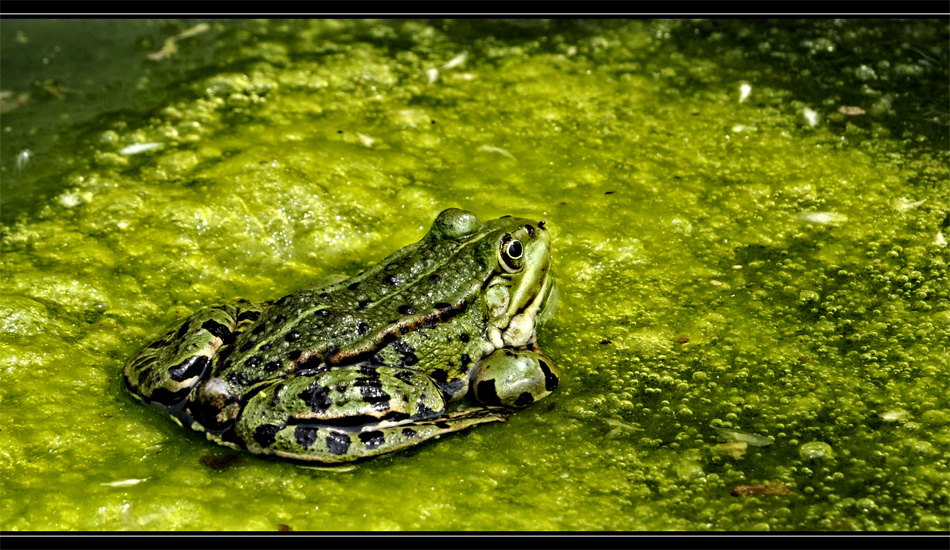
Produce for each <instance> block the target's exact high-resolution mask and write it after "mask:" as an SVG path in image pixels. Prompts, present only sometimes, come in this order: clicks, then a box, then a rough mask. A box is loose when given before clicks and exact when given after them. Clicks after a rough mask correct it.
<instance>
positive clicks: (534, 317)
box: [492, 269, 556, 349]
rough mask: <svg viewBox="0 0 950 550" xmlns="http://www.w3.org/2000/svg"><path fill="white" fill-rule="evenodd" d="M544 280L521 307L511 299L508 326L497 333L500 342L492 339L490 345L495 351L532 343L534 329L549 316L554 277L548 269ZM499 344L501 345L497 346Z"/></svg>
mask: <svg viewBox="0 0 950 550" xmlns="http://www.w3.org/2000/svg"><path fill="white" fill-rule="evenodd" d="M542 276H543V277H544V279H543V280H542V281H541V287H540V289H538V292H536V293H535V294H534V297H533V298H532V299H531V301H530V302H529V303H527V304H524V305H521V304H518V303H517V302H516V299H515V297H512V298H513V299H512V303H511V306H510V310H509V311H510V313H511V314H512V315H511V317H510V320H509V321H508V326H507V327H506V328H505V329H504V330H502V331H499V332H500V334H499V335H498V336H499V339H498V340H500V342H499V341H498V340H496V339H494V338H492V343H493V344H495V347H496V349H497V348H500V347H519V346H525V345H527V344H530V343H531V342H533V341H534V328H535V326H536V325H537V324H538V323H539V322H540V321H541V320H544V319H547V318H548V317H549V316H550V314H551V311H550V310H551V309H552V308H551V306H553V305H554V304H553V303H552V302H551V295H552V292H554V287H555V286H556V285H555V283H554V277H553V276H552V275H551V272H550V270H549V269H545V270H544V272H543V275H542ZM499 343H501V344H502V345H498V344H499Z"/></svg>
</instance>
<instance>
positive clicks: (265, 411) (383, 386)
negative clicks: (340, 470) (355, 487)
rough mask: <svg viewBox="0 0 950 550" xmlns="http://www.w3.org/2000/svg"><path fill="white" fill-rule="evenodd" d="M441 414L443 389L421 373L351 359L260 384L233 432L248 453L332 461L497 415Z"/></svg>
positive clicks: (477, 412) (389, 449)
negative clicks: (347, 362) (343, 363)
mask: <svg viewBox="0 0 950 550" xmlns="http://www.w3.org/2000/svg"><path fill="white" fill-rule="evenodd" d="M444 413H445V402H444V400H443V398H442V394H441V392H439V390H438V388H437V387H436V386H435V384H434V383H433V382H432V380H431V379H430V378H429V377H428V376H426V375H425V374H423V373H421V372H419V371H416V370H413V369H408V368H403V367H395V366H371V365H366V364H364V365H350V366H345V367H335V368H332V369H329V370H326V371H323V372H318V373H310V374H301V375H297V376H292V377H290V378H288V379H285V380H277V381H273V382H268V383H265V384H263V385H262V386H260V387H259V388H258V391H257V393H255V394H254V395H253V396H252V397H251V398H250V399H249V400H248V401H247V404H246V405H245V407H244V409H243V411H242V412H241V414H240V416H239V417H238V419H237V421H236V424H235V430H236V432H235V433H236V435H237V437H238V438H239V439H240V440H241V441H243V442H244V444H245V445H246V446H247V448H248V450H250V451H252V452H256V453H260V454H265V455H274V456H278V457H281V458H288V459H292V460H298V461H306V462H322V463H328V464H332V463H340V462H350V461H353V460H359V459H363V458H368V457H372V456H377V455H381V454H386V453H391V452H394V451H399V450H402V449H405V448H408V447H411V446H413V445H417V444H419V443H421V442H423V441H425V440H427V439H431V438H433V437H437V436H439V435H442V434H445V433H450V432H454V431H458V430H463V429H465V428H468V427H470V426H474V425H476V424H481V423H483V422H499V421H504V417H503V416H502V415H501V414H500V413H498V412H496V411H494V410H490V409H486V408H478V409H473V410H466V411H460V412H456V413H452V414H448V415H446V414H444Z"/></svg>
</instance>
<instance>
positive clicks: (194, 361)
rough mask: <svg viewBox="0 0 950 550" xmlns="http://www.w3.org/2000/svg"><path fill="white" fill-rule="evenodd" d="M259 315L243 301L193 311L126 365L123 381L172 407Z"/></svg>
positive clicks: (147, 398)
mask: <svg viewBox="0 0 950 550" xmlns="http://www.w3.org/2000/svg"><path fill="white" fill-rule="evenodd" d="M260 314H261V308H260V306H259V305H256V304H252V303H251V302H248V301H246V300H238V301H235V302H232V303H229V304H225V305H222V306H215V307H210V308H207V309H203V310H201V311H199V312H197V313H195V314H194V315H192V316H191V317H188V318H187V319H185V320H184V322H182V324H181V325H180V326H178V327H176V328H174V329H172V330H170V331H168V332H167V333H166V334H165V335H164V336H162V337H161V338H159V339H158V340H156V341H155V342H154V343H152V344H151V345H149V346H148V347H147V348H145V349H143V350H142V351H140V352H139V353H138V354H136V355H135V356H134V357H132V359H130V360H129V362H128V363H126V365H125V368H124V369H123V376H124V378H125V383H126V385H127V386H128V388H129V390H130V391H131V392H132V394H133V395H135V396H137V397H139V398H141V399H143V400H144V401H146V402H148V403H154V404H157V405H160V406H162V407H165V408H169V409H170V408H173V407H175V406H176V405H177V404H179V403H180V402H181V401H182V400H184V399H185V398H186V397H187V396H188V393H189V392H190V391H191V388H192V387H194V385H195V384H197V383H198V382H199V381H200V380H202V379H204V378H205V377H206V376H207V373H208V371H209V370H210V369H209V367H210V364H211V358H212V357H213V356H214V354H215V353H216V352H217V351H218V350H219V349H220V348H221V347H222V346H225V345H227V344H230V343H232V342H234V339H235V338H236V337H237V335H238V334H240V333H241V332H242V331H243V330H244V329H246V328H247V327H248V326H250V325H251V324H253V323H254V321H256V320H257V318H258V317H260Z"/></svg>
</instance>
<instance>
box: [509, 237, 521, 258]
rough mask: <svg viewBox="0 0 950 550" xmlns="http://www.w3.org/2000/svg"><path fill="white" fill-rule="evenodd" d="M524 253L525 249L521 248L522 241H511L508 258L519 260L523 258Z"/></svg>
mask: <svg viewBox="0 0 950 550" xmlns="http://www.w3.org/2000/svg"><path fill="white" fill-rule="evenodd" d="M523 252H524V249H523V248H522V247H521V241H511V243H509V244H508V256H510V257H511V258H512V259H515V260H517V259H518V258H520V257H521V254H522V253H523Z"/></svg>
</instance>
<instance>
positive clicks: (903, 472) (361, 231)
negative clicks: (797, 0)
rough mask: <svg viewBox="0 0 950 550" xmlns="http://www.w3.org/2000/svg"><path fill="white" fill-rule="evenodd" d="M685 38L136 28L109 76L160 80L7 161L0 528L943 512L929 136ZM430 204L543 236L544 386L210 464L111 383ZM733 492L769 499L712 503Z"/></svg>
mask: <svg viewBox="0 0 950 550" xmlns="http://www.w3.org/2000/svg"><path fill="white" fill-rule="evenodd" d="M191 25H192V24H191V23H187V24H186V23H184V22H181V23H180V24H179V25H173V24H168V27H169V28H168V29H165V34H166V35H168V36H172V35H175V34H177V33H180V32H182V31H184V30H186V29H188V28H189V27H190V26H191ZM709 25H710V23H708V22H667V21H658V22H637V21H634V22H576V23H569V22H563V21H562V22H544V21H540V22H530V21H529V22H500V21H485V22H473V21H467V22H452V21H448V22H425V21H395V22H380V21H377V22H372V21H291V22H281V21H257V22H216V23H212V24H211V27H210V29H209V31H208V32H207V34H205V35H202V37H198V38H195V40H198V39H199V38H200V39H201V40H203V41H204V42H201V44H203V47H204V48H205V50H204V51H200V52H198V51H194V50H190V49H189V47H188V46H189V43H188V42H187V41H186V40H182V41H181V43H180V44H179V51H178V53H177V54H175V55H172V56H169V57H167V58H165V59H163V60H161V61H147V60H146V56H147V54H148V53H150V52H153V51H154V50H157V49H158V48H159V47H160V46H161V41H155V40H152V41H151V42H149V41H146V42H145V43H143V44H142V45H141V46H140V47H139V48H138V49H137V50H136V51H135V52H134V53H135V55H137V56H140V57H141V58H142V63H143V64H147V65H148V66H149V67H152V68H151V69H150V71H151V72H147V74H146V76H136V78H140V80H139V81H138V84H139V85H140V86H142V87H143V88H148V87H149V86H150V84H149V83H150V82H153V81H162V82H163V89H164V90H165V91H166V92H167V93H166V94H165V96H164V97H162V99H161V100H157V99H153V103H154V104H153V105H152V107H151V108H148V109H145V108H141V109H139V110H134V109H133V110H131V111H120V112H116V113H112V112H110V111H109V110H100V111H99V113H100V114H104V116H99V117H96V118H94V119H92V120H91V121H83V122H77V123H75V125H74V126H71V127H70V130H69V133H70V135H72V136H74V137H73V138H71V139H74V140H75V143H76V145H75V146H71V147H66V148H64V149H62V150H59V151H58V153H56V154H57V155H59V158H58V159H56V160H53V161H50V165H51V166H54V167H59V168H58V170H59V171H58V172H56V171H55V170H54V171H53V172H50V170H52V169H51V168H48V167H46V168H43V169H42V170H41V169H39V168H37V170H39V173H41V174H42V176H40V175H35V176H31V172H30V171H29V170H30V167H29V166H27V167H25V168H24V169H23V171H22V173H17V174H16V177H17V178H18V181H20V182H22V184H23V185H27V184H28V183H30V182H39V181H41V180H42V181H47V182H48V181H52V182H53V183H54V184H55V185H54V187H52V188H51V189H53V191H51V192H50V196H49V198H48V199H45V200H43V201H42V202H41V205H40V207H38V208H36V209H34V210H25V209H24V210H20V211H16V210H14V211H13V212H9V211H7V210H6V209H5V210H4V218H3V235H2V252H3V256H2V274H3V277H2V296H0V308H2V324H0V331H2V332H0V334H2V340H0V350H2V351H0V366H2V369H3V370H2V376H3V378H2V385H0V398H2V401H0V426H2V430H3V432H2V433H3V438H2V440H0V443H2V448H3V453H2V457H0V475H2V477H0V481H2V486H0V488H2V496H0V506H2V508H0V527H2V528H3V529H5V530H14V531H21V530H61V529H105V530H140V529H146V530H153V529H164V530H176V529H193V530H243V529H253V530H276V529H278V526H279V525H286V526H289V527H290V528H292V529H294V530H297V531H301V530H324V529H332V530H349V529H359V530H419V529H424V530H719V529H725V530H940V531H946V530H948V528H950V525H948V522H947V517H948V515H950V472H948V465H947V456H946V452H945V451H946V448H947V445H948V444H950V425H948V419H950V404H948V395H950V392H948V391H947V390H948V382H947V380H948V379H947V372H946V371H947V364H948V359H950V353H948V342H950V298H948V288H950V284H948V283H950V281H948V269H947V264H948V262H950V257H948V249H947V245H946V239H947V238H948V237H950V235H948V232H950V231H948V228H947V222H946V216H947V212H948V208H950V204H948V195H950V193H948V191H950V184H948V171H947V156H948V155H947V151H946V150H945V148H941V147H932V146H931V144H932V143H933V141H934V139H935V138H934V137H933V136H934V135H938V136H939V135H943V134H941V133H940V132H941V131H935V130H932V127H931V126H925V125H922V124H923V123H921V122H919V121H918V122H917V123H913V121H911V122H908V123H907V124H905V125H901V124H900V123H899V122H896V121H895V118H899V117H900V111H898V112H894V113H890V112H888V111H886V110H885V111H880V112H878V111H875V110H874V108H873V105H875V104H876V103H875V102H878V101H880V97H881V95H882V94H873V93H866V94H865V95H864V96H862V95H861V94H851V95H847V96H844V97H842V98H839V99H840V101H837V102H835V101H829V99H830V100H834V99H835V96H834V93H836V92H837V90H838V88H835V89H833V90H830V91H829V90H822V91H821V92H820V93H818V92H816V94H814V95H809V94H807V93H803V92H802V91H801V89H802V88H807V85H803V84H802V83H801V82H799V81H798V80H796V79H795V77H796V76H798V77H799V80H801V79H803V78H804V77H802V76H801V75H795V74H793V75H791V76H792V78H791V81H788V79H787V78H786V79H785V81H783V80H782V79H781V78H779V77H778V75H777V73H779V72H780V71H778V70H776V69H775V68H772V69H769V66H768V65H762V63H763V62H765V61H768V59H766V60H762V59H744V56H742V55H740V53H741V51H743V48H742V47H740V46H741V42H742V40H744V39H746V38H747V37H748V36H749V35H750V34H749V33H751V34H754V33H755V29H757V28H758V29H763V32H765V35H769V36H773V37H781V36H783V32H785V31H782V29H781V26H778V27H771V29H775V28H779V31H774V30H768V29H769V28H770V27H769V26H768V25H767V24H766V23H765V22H759V23H747V24H745V25H744V26H743V25H742V24H739V23H734V24H732V26H738V27H740V28H742V29H747V30H749V29H751V30H749V32H748V33H746V34H743V33H742V32H735V36H732V35H729V34H728V33H725V34H726V36H725V37H718V38H717V37H712V33H713V32H720V33H721V34H723V31H722V30H721V29H719V30H716V29H712V30H711V29H709V28H708V26H709ZM756 25H759V27H757V26H756ZM823 25H824V23H821V24H816V26H815V27H814V28H812V32H813V33H814V34H815V35H816V36H817V35H820V36H818V37H819V38H822V39H823V40H828V41H830V43H831V44H836V43H840V44H845V45H847V44H848V43H849V42H848V40H850V39H849V38H847V33H845V32H842V36H844V38H841V39H840V40H839V41H838V42H835V41H834V40H832V39H833V38H835V36H837V35H835V34H832V33H824V34H822V32H823V28H824V27H823ZM858 27H859V26H858ZM730 28H732V27H730ZM920 28H921V30H920V34H921V36H922V37H923V38H922V39H921V40H925V39H926V38H927V37H928V36H932V35H934V33H936V35H937V36H939V35H940V34H941V33H944V34H945V33H946V32H947V30H946V24H945V22H933V23H931V24H929V25H928V24H926V23H925V22H921V23H920ZM934 29H936V31H934ZM733 30H734V29H733ZM851 30H852V31H853V29H851ZM695 31H702V33H697V32H695ZM766 31H768V32H766ZM854 32H857V31H854ZM703 33H709V35H710V37H712V38H709V39H710V40H713V39H714V40H713V41H714V42H715V43H716V44H722V43H726V44H727V45H728V44H731V46H730V47H726V46H723V52H725V53H729V52H733V53H731V54H729V55H725V56H723V58H722V59H721V60H720V59H717V57H716V56H711V55H704V54H703V51H702V50H703V42H702V39H694V40H690V39H689V37H690V36H694V35H696V34H699V35H700V36H705V34H703ZM829 36H830V37H831V38H828V37H829ZM902 36H903V35H902ZM815 39H817V38H813V42H810V43H809V44H811V46H808V48H812V49H814V40H815ZM765 42H766V43H768V41H765ZM789 43H790V44H791V45H788V44H785V43H783V42H782V41H780V40H778V38H776V40H775V42H774V43H772V45H771V46H769V48H770V50H769V52H770V53H769V59H771V58H774V57H777V56H774V55H772V53H774V52H783V51H784V52H792V53H794V52H795V51H796V50H795V48H796V47H797V46H796V44H798V42H795V41H794V40H789ZM198 44H199V43H198V42H195V43H194V44H192V47H193V48H197V47H198ZM819 46H821V47H819V48H818V49H817V50H816V52H818V53H815V54H814V56H819V57H820V56H821V55H825V53H822V52H826V50H827V47H826V46H827V44H825V43H824V42H822V43H821V44H820V45H819ZM920 47H921V48H923V49H924V50H925V51H929V50H927V48H926V47H925V46H920ZM783 48H784V49H783ZM943 48H944V51H943V54H944V55H946V52H945V50H946V45H945V43H944V44H943ZM746 49H748V50H749V51H752V49H751V48H746ZM806 49H807V48H806ZM755 51H760V52H761V49H756V50H755ZM736 52H739V53H736ZM461 54H466V55H464V56H461ZM798 55H799V57H797V58H796V57H794V56H791V55H787V56H786V57H783V58H781V59H786V58H791V59H814V58H815V57H814V56H813V57H808V54H807V52H805V53H802V52H799V53H798ZM819 61H820V60H819ZM850 61H851V60H850V59H849V62H850ZM816 63H817V62H816ZM908 63H909V62H908V61H907V60H906V59H904V58H900V59H897V58H894V59H891V65H889V67H892V66H895V65H897V64H905V65H908ZM852 64H853V65H854V66H855V67H859V66H860V65H861V64H862V62H861V60H854V61H853V63H852ZM800 65H801V63H799V64H798V65H796V67H798V68H800V67H799V66H800ZM908 66H909V65H908ZM171 67H176V68H174V69H172V68H171ZM822 67H823V65H821V64H820V63H817V66H809V70H812V71H815V70H819V69H821V68H822ZM918 67H919V68H920V70H919V71H918V73H919V75H918V76H917V77H916V78H918V79H921V82H920V83H919V84H920V85H921V86H922V85H923V84H925V83H926V82H927V81H926V78H927V77H928V74H929V73H928V72H927V71H928V70H930V68H929V66H927V65H926V64H918ZM877 70H878V71H880V72H881V74H885V70H884V69H881V67H880V66H877ZM433 71H435V72H433ZM856 71H857V69H856ZM902 71H903V72H901V73H900V74H901V75H902V76H901V77H902V78H904V77H906V78H912V77H911V76H907V75H910V74H916V73H914V71H913V70H910V69H902ZM854 74H855V75H858V74H859V73H858V72H855V73H854ZM860 74H865V73H860ZM865 76H866V74H865ZM931 76H932V75H931ZM855 78H857V76H856V77H855ZM895 78H896V77H895ZM915 82H917V81H915ZM848 83H849V82H848V81H847V80H846V79H845V81H844V82H843V84H842V86H844V85H846V84H848ZM742 84H747V85H749V86H750V91H749V93H748V96H747V97H746V98H745V99H744V100H742V101H740V97H741V93H742V92H741V91H740V86H741V85H742ZM905 84H906V83H905ZM882 85H883V84H882ZM944 85H945V82H944ZM153 97H155V96H153ZM893 98H894V101H892V102H891V104H890V105H891V108H892V109H897V108H900V107H901V106H902V105H903V104H904V103H901V101H903V102H905V103H906V102H908V101H909V99H908V98H906V97H905V96H901V95H899V93H898V92H894V95H893ZM898 99H899V100H901V101H897V100H898ZM62 101H69V96H66V98H65V99H63V100H62ZM843 101H847V103H842V102H843ZM861 101H864V102H865V103H861V105H864V106H865V107H866V108H865V109H864V110H865V111H866V112H865V114H863V115H844V114H842V113H841V112H839V107H840V106H841V105H853V104H854V103H860V102H861ZM28 108H29V107H23V108H21V109H19V110H17V111H14V112H11V113H8V114H4V126H7V125H8V124H10V127H12V128H15V129H17V131H19V129H20V128H23V126H17V122H18V119H17V118H16V117H18V116H23V117H25V116H27V115H28V114H29V113H28V112H26V111H27V109H28ZM39 108H40V107H37V109H39ZM77 108H79V107H77ZM806 109H808V110H811V111H814V112H815V113H817V115H818V122H817V124H815V125H811V123H810V122H809V119H808V117H807V116H806V115H805V114H804V113H806ZM914 112H917V111H914ZM18 113H19V114H18ZM31 116H36V115H31ZM915 124H916V125H915ZM922 128H926V129H927V130H926V131H924V130H922ZM25 131H26V130H24V132H25ZM50 131H51V132H52V130H50ZM942 131H945V130H942ZM11 134H12V135H11V136H7V137H6V139H5V142H6V143H7V146H8V147H9V146H10V145H9V142H10V141H15V140H16V139H19V138H20V137H21V135H20V134H18V133H16V131H14V132H11ZM58 135H60V134H55V136H58ZM53 138H54V136H51V137H50V139H53ZM33 139H35V138H33ZM928 140H929V141H928ZM143 144H160V145H159V146H155V147H154V148H152V149H149V150H144V151H141V152H134V151H136V149H134V148H133V149H129V147H134V146H141V145H143ZM8 150H12V149H6V148H5V149H4V154H5V155H7V151H8ZM133 152H134V153H133ZM50 154H52V153H50ZM2 165H3V168H4V171H5V172H4V176H5V177H6V176H7V175H8V172H10V171H11V170H13V169H14V168H13V165H12V164H10V162H8V161H7V160H6V159H5V160H4V161H3V163H2ZM51 173H52V174H53V175H52V176H51V175H50V174H51ZM31 177H33V178H35V179H32V180H31V179H30V178H31ZM449 206H458V207H463V208H467V209H471V210H473V211H474V212H476V213H478V215H480V216H482V217H485V218H490V217H497V216H500V215H504V214H509V213H511V214H516V215H525V216H532V217H536V218H538V219H541V218H545V219H547V220H548V221H549V224H550V225H549V226H548V227H549V228H550V230H551V233H552V237H553V243H554V261H555V270H556V272H557V274H558V275H559V277H560V292H561V303H560V307H559V309H558V311H557V312H556V313H555V315H554V317H553V318H552V319H551V320H550V321H549V322H548V324H547V325H545V326H544V327H543V328H542V330H541V331H540V335H539V338H540V342H541V344H542V346H543V347H544V349H546V350H548V351H549V352H550V353H551V355H552V356H553V357H554V358H555V359H556V360H557V361H558V363H559V364H560V365H561V366H562V371H563V380H562V383H561V386H560V387H559V388H558V390H557V391H556V392H555V394H554V395H552V396H551V397H549V398H548V399H547V400H545V401H544V402H542V403H539V404H538V405H536V406H533V407H531V408H529V409H527V410H525V411H523V412H519V413H518V414H516V415H513V416H512V417H511V420H510V422H509V423H508V424H506V425H499V426H482V427H478V428H476V429H473V430H471V431H469V432H467V433H463V434H459V435H458V436H454V437H450V438H445V439H444V440H442V441H439V442H436V443H434V444H431V445H425V446H423V447H421V448H418V449H414V450H412V451H409V452H406V453H401V454H398V455H394V456H391V457H385V458H381V459H378V460H374V461H371V462H368V463H362V464H360V465H358V466H357V467H356V468H355V469H352V470H344V471H329V472H328V471H325V470H312V469H306V468H301V467H298V466H294V465H290V464H283V463H279V462H274V461H268V460H263V459H260V458H257V457H247V458H245V459H243V460H234V459H233V458H229V457H233V456H235V455H236V454H235V453H232V452H230V451H227V450H225V449H222V448H219V447H217V446H214V445H212V444H211V443H210V442H207V441H204V440H203V439H202V438H201V437H200V436H198V435H196V434H192V433H188V432H186V431H185V430H182V429H181V428H179V427H178V426H176V425H174V424H173V423H172V422H170V421H169V420H168V419H167V418H165V417H164V416H163V415H161V414H160V413H158V412H156V411H153V410H150V409H148V408H147V407H143V406H141V404H139V403H138V402H135V401H134V400H133V399H132V398H131V397H130V396H129V395H128V394H127V392H126V391H125V388H124V387H123V386H122V384H121V381H120V378H119V371H120V369H121V366H122V364H123V362H124V361H125V360H126V359H127V358H128V357H129V356H130V355H131V354H132V353H134V352H135V351H136V350H137V349H138V348H139V347H140V346H141V345H143V344H144V343H146V342H148V341H150V339H151V338H153V337H155V336H156V335H158V334H159V333H160V332H161V331H162V329H164V328H165V327H166V326H168V325H169V324H171V323H173V322H174V321H175V320H177V319H180V318H182V317H183V316H185V315H187V314H189V313H190V312H193V311H195V310H196V309H198V308H200V307H201V306H202V305H206V304H210V303H214V302H220V301H224V300H228V299H232V298H237V297H244V298H248V299H252V300H263V299H271V298H276V297H279V296H281V295H283V294H286V293H288V292H290V291H292V290H295V289H297V288H299V287H301V286H304V285H307V284H310V283H311V282H313V281H315V280H317V279H319V278H322V277H324V276H327V275H331V274H334V273H354V272H356V271H359V270H360V269H363V268H365V267H366V266H367V265H369V264H370V263H372V262H374V261H378V260H379V259H381V258H383V257H385V255H386V254H388V253H389V252H391V251H392V250H395V249H396V248H398V247H400V246H405V245H406V244H409V243H411V242H414V241H415V240H417V239H418V238H419V237H420V236H421V235H422V234H423V233H424V231H425V230H426V229H427V228H428V227H429V225H430V224H431V221H432V219H434V217H435V215H436V214H437V213H438V212H439V211H440V210H442V209H443V208H446V207H449ZM736 434H740V435H741V437H739V436H737V435H736ZM738 440H743V441H747V442H748V441H753V442H755V444H752V445H748V446H747V447H745V448H744V452H737V451H736V450H735V449H731V448H726V451H727V452H724V451H723V448H722V447H721V445H723V444H728V443H729V442H730V441H738ZM765 484H768V485H769V486H780V485H781V486H784V487H786V488H787V489H788V492H787V494H773V495H761V496H739V497H736V496H732V490H733V489H734V488H735V487H737V486H742V485H751V486H756V485H765Z"/></svg>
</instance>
